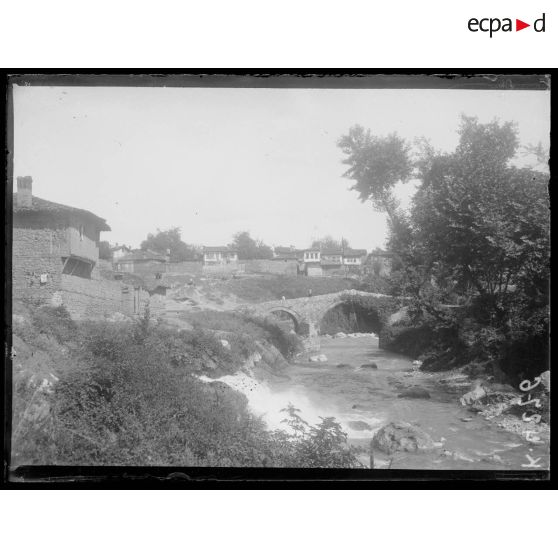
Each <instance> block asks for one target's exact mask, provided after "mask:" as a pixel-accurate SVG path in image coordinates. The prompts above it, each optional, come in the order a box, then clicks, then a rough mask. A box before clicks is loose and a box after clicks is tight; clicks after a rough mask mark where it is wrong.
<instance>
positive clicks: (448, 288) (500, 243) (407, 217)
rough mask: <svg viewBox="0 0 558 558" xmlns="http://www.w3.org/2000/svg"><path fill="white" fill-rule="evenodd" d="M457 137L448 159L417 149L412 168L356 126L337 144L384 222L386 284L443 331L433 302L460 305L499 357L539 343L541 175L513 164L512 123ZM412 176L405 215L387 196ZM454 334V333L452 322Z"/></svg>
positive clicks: (394, 141)
mask: <svg viewBox="0 0 558 558" xmlns="http://www.w3.org/2000/svg"><path fill="white" fill-rule="evenodd" d="M458 132H459V143H458V145H457V148H456V149H455V151H453V152H451V153H441V152H436V151H435V150H434V149H433V148H432V147H431V146H430V145H429V144H428V143H427V142H424V141H423V142H422V149H421V154H420V156H419V157H418V158H416V159H415V160H414V161H411V159H410V157H409V146H408V144H406V142H405V141H404V140H401V139H399V138H397V136H395V135H391V136H387V137H386V138H378V137H375V136H372V135H371V133H370V131H367V132H365V131H364V130H363V129H362V128H361V127H356V128H353V129H351V131H350V133H349V135H348V136H344V137H343V138H342V139H341V140H340V142H339V145H340V147H341V148H342V149H343V151H344V153H346V154H347V155H349V157H348V158H347V159H345V161H344V162H345V163H346V164H348V165H350V168H349V170H348V171H347V173H345V176H347V177H349V178H353V179H354V180H356V184H355V185H354V186H353V189H354V190H357V191H358V192H359V197H360V198H361V199H362V200H370V201H371V202H372V203H373V206H374V208H375V209H377V210H381V211H384V212H385V213H386V214H387V216H388V224H389V227H390V230H389V240H388V247H389V249H390V250H391V251H392V252H394V253H395V254H396V256H397V257H396V258H395V261H394V273H393V274H392V277H391V280H392V281H393V282H395V281H397V285H398V288H399V289H400V293H401V294H410V295H411V296H413V297H414V303H413V305H414V311H415V310H416V312H414V314H413V315H414V316H415V317H419V318H420V319H424V316H425V313H426V314H429V315H430V316H433V317H434V318H435V319H436V320H437V321H438V322H444V323H446V325H447V324H449V323H451V322H452V318H451V316H448V312H445V311H444V309H443V307H442V306H441V305H440V303H444V302H446V303H447V302H454V301H455V297H459V299H460V300H462V301H464V303H465V314H466V315H467V316H468V317H469V318H472V320H473V323H474V324H476V326H475V327H476V331H475V332H474V333H473V334H472V336H473V337H474V338H475V339H476V342H477V343H476V345H477V346H478V347H480V348H481V349H482V350H484V352H485V353H487V351H488V353H490V355H491V357H494V358H499V357H501V356H502V355H503V354H504V353H505V352H506V351H508V350H509V348H510V346H511V345H513V344H514V343H516V341H517V340H518V339H524V340H525V339H531V340H534V339H536V340H539V341H540V340H541V339H544V338H545V336H546V335H547V331H548V289H549V265H548V263H549V254H550V247H549V211H548V193H547V187H548V180H549V176H548V174H547V173H545V172H540V171H537V170H535V169H533V168H518V167H516V166H514V165H513V162H514V158H515V157H516V154H517V149H518V147H519V141H518V134H517V129H516V126H515V125H514V124H513V123H511V122H505V123H500V122H498V121H496V120H495V121H492V122H490V123H487V124H481V123H479V121H478V119H477V118H471V117H467V116H462V118H461V125H460V128H459V130H458ZM533 151H534V152H536V153H537V154H538V155H539V158H541V159H543V158H544V153H542V150H541V149H539V148H538V147H537V148H536V149H535V148H533ZM387 153H391V154H392V158H391V159H390V158H389V157H388V156H387ZM411 176H413V177H415V178H418V180H419V185H418V188H417V192H416V194H415V196H414V199H413V204H412V208H411V211H410V212H407V213H405V212H403V211H402V210H401V209H400V208H399V206H398V204H397V200H396V199H395V198H394V196H393V188H394V186H395V184H396V182H397V180H401V181H405V180H408V179H409V178H410V177H411ZM462 321H463V320H462ZM453 327H458V328H459V327H460V326H459V324H456V322H455V320H453ZM539 341H537V343H539ZM473 345H474V343H473ZM539 346H543V347H544V342H542V341H541V342H540V343H539Z"/></svg>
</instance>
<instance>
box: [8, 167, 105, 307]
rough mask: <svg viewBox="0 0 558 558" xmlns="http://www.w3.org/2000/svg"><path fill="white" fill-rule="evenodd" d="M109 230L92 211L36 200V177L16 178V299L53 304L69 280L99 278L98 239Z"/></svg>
mask: <svg viewBox="0 0 558 558" xmlns="http://www.w3.org/2000/svg"><path fill="white" fill-rule="evenodd" d="M102 231H110V227H109V226H108V225H107V223H106V221H105V220H104V219H102V218H101V217H98V216H97V215H94V214H93V213H91V212H90V211H86V210H85V209H78V208H75V207H70V206H67V205H62V204H59V203H54V202H51V201H47V200H44V199H42V198H38V197H36V196H33V195H32V178H31V177H30V176H23V177H21V176H20V177H18V178H17V192H16V193H15V194H14V196H13V257H12V285H13V295H14V297H29V298H34V299H38V300H41V301H48V300H50V299H51V298H52V296H53V295H54V293H55V292H57V291H59V290H61V287H62V282H63V281H64V280H65V279H67V278H79V279H82V280H88V281H90V280H91V279H95V278H99V275H98V269H97V268H96V266H97V263H98V261H99V247H98V242H99V236H100V233H101V232H102Z"/></svg>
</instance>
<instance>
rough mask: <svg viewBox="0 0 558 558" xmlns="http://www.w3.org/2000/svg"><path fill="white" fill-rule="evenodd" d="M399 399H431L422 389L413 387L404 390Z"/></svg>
mask: <svg viewBox="0 0 558 558" xmlns="http://www.w3.org/2000/svg"><path fill="white" fill-rule="evenodd" d="M397 397H404V398H405V399H430V394H429V393H428V392H427V391H426V390H425V389H424V388H421V387H411V388H408V389H405V390H403V391H402V392H401V393H400V394H399V395H398V396H397Z"/></svg>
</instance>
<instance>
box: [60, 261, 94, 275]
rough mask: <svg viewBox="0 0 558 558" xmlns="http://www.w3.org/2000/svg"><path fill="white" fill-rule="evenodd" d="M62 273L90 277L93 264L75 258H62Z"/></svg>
mask: <svg viewBox="0 0 558 558" xmlns="http://www.w3.org/2000/svg"><path fill="white" fill-rule="evenodd" d="M63 263H64V265H63V267H62V273H63V274H64V275H75V276H76V277H81V278H83V279H91V270H92V269H93V264H91V263H89V262H86V261H83V260H80V259H77V258H72V257H69V258H63Z"/></svg>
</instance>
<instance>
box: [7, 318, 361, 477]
mask: <svg viewBox="0 0 558 558" xmlns="http://www.w3.org/2000/svg"><path fill="white" fill-rule="evenodd" d="M17 311H18V313H19V312H21V314H20V315H21V319H20V320H19V321H18V322H17V324H14V335H15V338H16V339H18V340H19V341H18V346H20V347H23V345H22V343H24V342H25V344H26V347H27V348H26V350H25V351H24V350H23V348H22V349H21V353H20V355H18V356H19V357H20V359H19V361H20V362H22V363H23V366H24V367H25V362H26V361H25V358H26V357H25V355H26V354H27V356H28V358H31V359H32V358H33V356H32V355H33V353H36V352H38V351H48V353H46V352H41V353H40V354H41V362H42V363H43V365H45V364H46V363H48V362H52V364H53V366H55V368H53V369H52V370H54V371H55V372H56V375H57V378H58V379H57V380H56V381H52V380H53V377H52V372H49V370H51V369H49V368H45V369H44V370H43V373H44V374H43V376H42V377H41V376H38V375H37V373H38V371H37V370H34V371H33V376H32V377H30V376H29V375H26V374H24V373H23V372H22V371H15V377H14V379H15V382H14V414H13V429H12V430H13V436H12V449H13V464H14V465H16V466H17V465H19V464H58V465H62V464H64V465H176V466H238V467H266V466H274V467H351V466H357V463H356V460H354V458H353V457H352V453H351V451H350V450H349V448H347V447H346V434H345V433H344V432H343V431H342V430H341V428H340V426H339V425H338V424H337V423H336V422H335V421H334V420H333V419H332V418H326V419H324V420H323V421H322V423H320V424H318V425H316V426H312V427H310V426H305V427H304V429H303V430H304V432H302V431H292V432H285V431H276V432H272V431H269V430H267V429H266V428H265V425H264V424H263V422H262V421H261V420H260V419H258V418H257V417H254V416H253V415H252V414H251V413H250V412H249V410H248V407H247V400H246V397H245V396H243V395H242V394H239V393H237V392H235V391H234V390H232V389H230V388H229V387H228V386H226V385H225V384H223V383H221V382H215V383H209V384H207V383H203V382H200V381H199V380H198V379H197V378H196V376H197V375H199V374H205V375H212V376H214V377H218V376H219V375H222V374H226V373H230V372H232V371H233V370H234V369H236V367H237V366H238V364H239V362H237V359H238V357H239V353H238V352H236V350H235V344H236V342H237V340H238V339H239V338H240V336H242V335H245V334H247V332H250V335H251V336H252V337H254V336H255V338H256V339H259V338H260V335H261V334H262V332H267V334H268V335H269V338H270V339H273V338H275V337H281V335H282V333H280V331H278V330H276V329H275V325H274V324H273V322H271V321H267V320H263V321H262V320H250V319H246V318H244V317H241V316H237V315H232V314H231V315H228V316H227V317H225V318H223V319H222V320H221V323H224V324H226V327H230V328H231V329H232V328H234V329H235V330H237V329H238V326H239V325H240V324H242V328H243V329H242V330H241V331H240V332H238V331H237V333H238V337H232V338H230V345H231V349H230V350H229V349H226V348H224V347H223V346H222V345H221V343H220V342H219V340H218V338H217V337H216V336H215V335H214V334H212V333H211V332H209V331H207V330H203V329H201V328H200V327H196V328H195V329H194V330H193V331H182V332H177V331H174V330H170V329H166V328H163V327H161V326H158V325H154V324H153V323H152V321H151V320H150V319H149V315H146V316H144V317H143V319H141V320H138V321H137V322H136V323H132V324H130V323H80V324H78V323H75V322H73V321H72V320H71V318H70V317H69V315H68V314H67V312H66V311H65V310H64V308H51V307H42V308H39V309H37V308H34V307H28V308H25V309H21V308H18V310H17ZM204 319H205V320H206V321H208V322H209V321H210V320H211V316H210V315H207V316H205V318H204ZM43 340H44V341H45V342H44V343H43ZM32 362H34V361H28V364H29V365H31V364H32ZM45 381H46V382H45ZM292 418H293V417H291V419H292Z"/></svg>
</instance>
